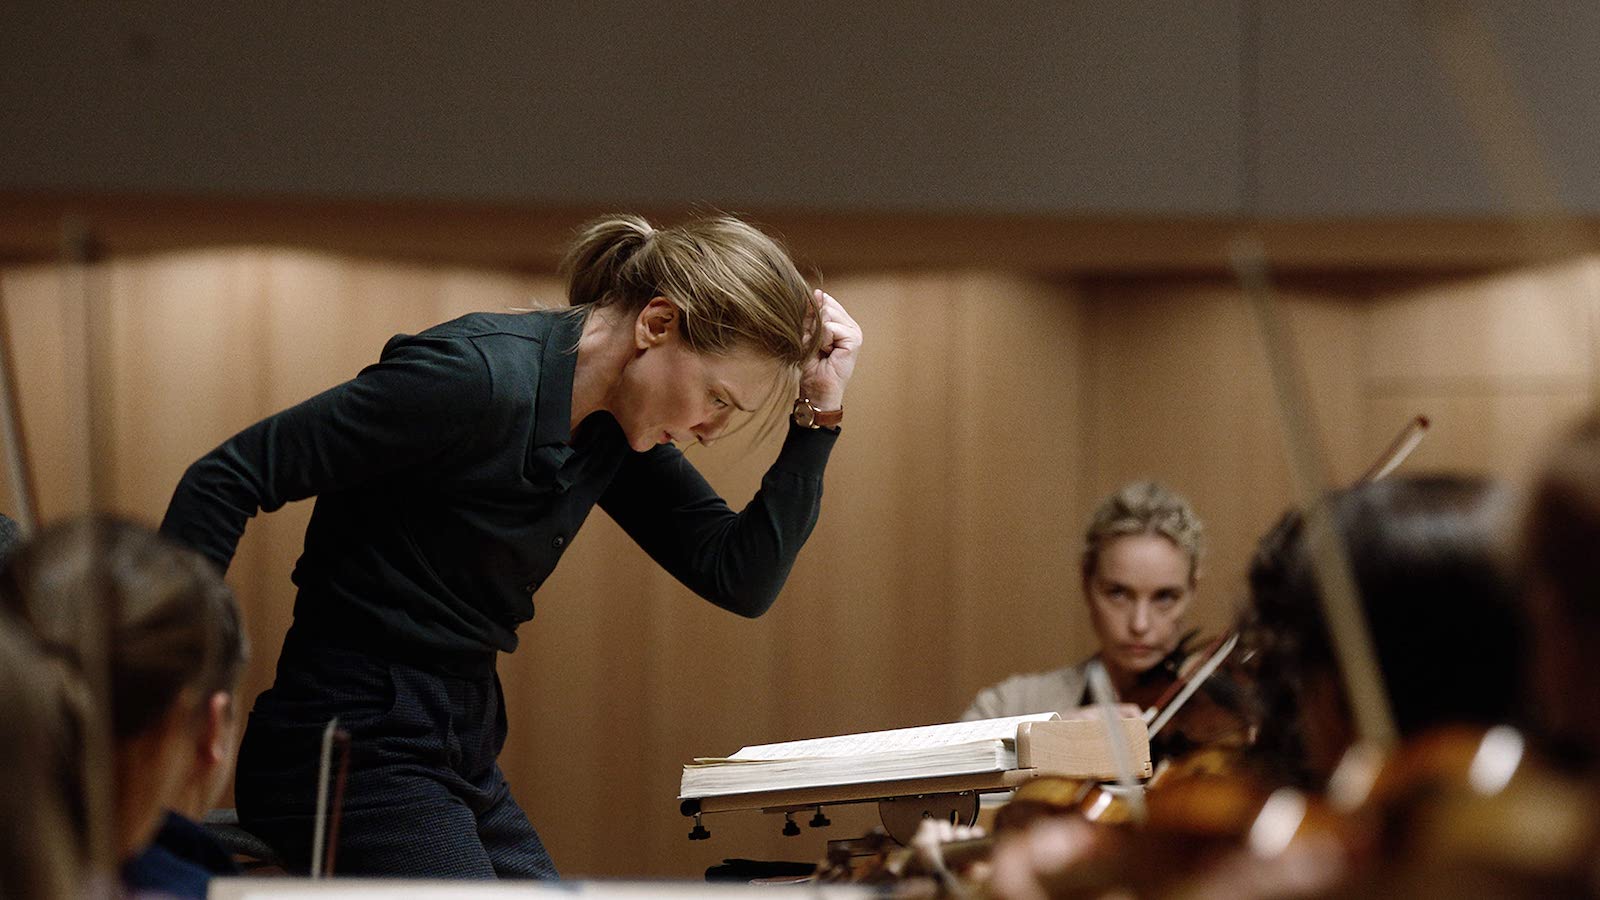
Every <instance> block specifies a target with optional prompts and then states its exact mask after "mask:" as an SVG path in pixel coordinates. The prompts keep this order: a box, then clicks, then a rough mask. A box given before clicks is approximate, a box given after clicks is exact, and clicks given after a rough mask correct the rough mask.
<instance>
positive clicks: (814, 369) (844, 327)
mask: <svg viewBox="0 0 1600 900" xmlns="http://www.w3.org/2000/svg"><path fill="white" fill-rule="evenodd" d="M811 301H812V302H813V303H815V304H816V308H815V310H814V314H813V315H814V318H813V324H814V326H815V327H820V328H821V329H822V348H821V350H819V351H818V352H817V358H816V359H813V360H812V361H811V362H809V363H807V364H806V367H805V368H804V369H803V370H802V371H801V373H800V396H802V397H805V398H807V399H809V400H810V401H811V405H812V406H814V407H816V408H817V409H819V410H824V411H826V410H834V409H839V408H840V407H842V406H844V386H845V385H846V384H848V383H849V381H850V375H851V373H853V372H854V371H855V368H856V355H857V354H858V353H860V352H861V326H860V325H857V324H856V320H855V319H852V318H850V314H849V313H847V312H845V311H844V307H843V306H840V305H839V301H837V300H835V299H833V297H831V296H829V295H828V294H825V293H823V292H822V291H820V290H817V291H812V293H811Z"/></svg>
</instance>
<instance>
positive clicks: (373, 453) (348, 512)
mask: <svg viewBox="0 0 1600 900" xmlns="http://www.w3.org/2000/svg"><path fill="white" fill-rule="evenodd" d="M582 327H583V317H582V313H581V312H580V311H577V310H552V311H544V312H537V313H528V314H496V313H475V314H472V315H468V316H464V317H462V318H460V319H456V320H454V321H451V322H447V323H444V324H443V325H439V326H436V327H434V328H431V329H429V330H428V331H425V332H423V333H422V334H419V335H415V336H406V335H401V336H398V337H396V338H394V339H392V340H391V341H389V343H388V345H387V346H385V347H384V350H383V353H382V356H381V357H380V359H379V361H378V362H377V363H376V364H374V365H371V366H368V367H367V368H366V369H364V370H362V372H361V373H360V374H359V375H357V376H356V377H355V378H354V379H352V380H350V381H348V382H345V383H344V384H342V385H339V386H338V387H335V388H332V389H330V390H328V391H325V392H323V393H322V394H319V395H317V396H315V397H312V398H311V399H309V400H306V401H305V402H303V403H301V404H299V405H298V406H295V407H292V408H290V409H287V410H285V411H283V412H281V413H278V414H277V415H274V416H272V417H270V418H267V419H265V420H263V421H261V422H258V423H256V424H255V425H252V426H251V427H249V428H247V429H245V430H244V431H242V432H240V433H239V434H237V435H235V436H234V437H232V438H230V439H229V440H228V441H226V442H225V443H223V444H222V445H221V446H220V447H218V448H217V449H215V450H213V451H212V452H211V453H209V454H207V455H206V456H204V457H202V458H201V459H200V460H198V461H197V462H196V463H195V464H194V465H192V466H191V467H190V468H189V470H188V471H187V472H186V473H185V474H184V477H183V479H182V481H181V482H180V483H179V485H178V487H177V490H176V492H175V493H174V495H173V499H172V503H171V505H170V506H169V507H168V509H167V515H166V518H165V519H164V520H163V522H162V525H161V530H162V532H163V533H164V534H166V535H168V536H170V537H174V538H176V539H178V540H180V541H182V542H184V543H187V544H189V545H190V546H193V547H195V548H196V549H198V550H199V551H200V552H201V553H203V554H205V555H206V556H208V557H210V558H211V559H213V560H215V561H216V562H217V563H218V564H219V565H221V566H222V567H224V568H226V567H227V565H228V563H229V561H230V560H231V559H232V556H233V553H234V551H235V549H236V548H237V546H238V541H239V537H240V536H241V535H242V534H243V532H244V527H245V523H246V521H247V520H248V519H249V518H250V516H252V515H254V514H255V513H256V511H257V510H258V509H260V510H265V511H267V512H271V511H273V510H276V509H278V508H279V507H281V506H283V505H284V504H285V503H288V502H291V501H294V500H299V499H304V498H306V497H311V496H315V497H316V498H317V501H316V506H315V508H314V509H313V511H312V514H311V522H310V525H309V526H308V527H307V529H306V542H305V551H304V553H303V554H302V556H301V557H300V559H299V561H298V562H297V563H296V565H295V570H294V576H293V579H294V582H295V584H296V585H297V586H298V587H299V596H298V599H297V600H296V603H295V620H296V623H295V624H296V628H298V629H307V628H310V629H312V630H314V631H324V632H326V633H328V634H360V635H364V636H366V638H368V639H369V642H370V643H373V644H376V645H379V646H394V647H395V648H396V650H397V651H408V652H409V651H420V652H422V653H424V654H458V653H459V654H473V653H480V652H483V651H486V650H487V651H492V650H500V651H506V652H509V651H511V650H513V649H515V647H516V643H517V640H516V627H517V626H518V625H519V624H520V623H522V622H524V621H526V620H528V619H529V618H531V617H532V616H533V611H534V606H533V600H532V594H533V593H534V592H535V591H537V590H538V588H539V586H540V585H542V584H543V583H544V581H545V579H546V578H548V577H549V575H550V573H551V571H552V570H553V569H554V568H555V565H556V563H557V561H558V560H559V559H560V557H561V554H562V553H563V552H564V551H565V549H566V547H567V546H568V545H569V544H570V543H571V539H572V537H573V536H574V535H576V534H577V532H578V530H579V528H580V526H582V524H583V521H584V519H585V518H587V516H588V514H589V511H590V510H591V509H592V508H593V507H594V506H595V505H596V504H598V505H599V506H600V507H601V508H602V509H604V510H605V511H606V512H607V513H608V514H609V515H610V516H611V517H612V518H613V519H615V520H616V521H617V523H618V524H619V525H620V526H621V527H622V528H623V530H624V531H626V532H627V533H628V534H629V535H630V536H631V537H632V538H633V539H634V541H636V542H637V543H638V544H639V545H640V546H641V547H642V548H644V550H645V551H646V552H647V553H649V554H650V556H651V557H652V558H654V559H655V560H656V562H657V563H659V564H660V565H661V566H663V567H664V568H666V569H667V570H668V571H669V572H671V573H672V574H673V575H674V576H675V577H676V578H678V580H680V581H682V582H683V583H684V584H685V585H687V586H688V587H689V588H690V589H692V590H694V591H695V592H696V593H698V594H700V595H701V596H703V597H705V598H706V599H708V600H710V601H711V602H713V603H715V604H717V605H718V606H721V607H723V608H725V609H729V610H732V611H734V612H736V613H739V614H741V615H746V616H756V615H760V614H761V613H762V612H764V611H766V609H767V608H768V607H769V606H771V604H772V602H773V600H774V599H776V597H777V594H778V591H779V589H780V588H781V587H782V585H783V582H784V579H785V578H786V577H787V576H788V573H789V570H790V568H791V567H792V565H793V563H794V559H795V555H796V553H798V551H799V549H800V546H801V545H802V544H803V543H804V542H805V540H806V538H807V537H808V536H809V535H810V533H811V529H812V527H813V526H814V525H815V523H816V519H817V514H818V511H819V509H820V505H821V498H822V472H823V467H824V465H825V464H826V462H827V458H828V454H829V451H830V450H831V449H832V446H833V442H834V440H835V439H836V436H837V435H836V433H835V432H831V431H828V430H813V429H802V428H797V427H791V428H790V430H789V434H788V437H787V439H786V440H785V442H784V445H783V448H782V450H780V451H779V454H778V458H777V460H776V461H774V462H773V464H772V466H771V467H770V468H769V469H768V471H767V474H766V476H765V477H764V478H763V479H762V483H761V488H760V490H759V491H758V492H757V493H756V496H755V497H754V498H753V499H752V500H751V501H750V503H749V504H747V505H746V506H745V508H744V509H743V510H742V511H740V512H737V513H735V512H734V511H733V510H731V509H730V508H729V507H728V505H727V504H726V503H725V502H724V501H723V500H722V499H721V498H720V497H719V496H718V495H717V494H716V492H715V491H714V490H712V489H711V487H710V485H708V484H707V483H706V481H705V479H704V478H703V477H701V475H700V473H699V472H697V471H696V470H695V469H694V467H693V466H692V465H690V464H689V462H688V461H687V460H686V459H685V458H684V457H683V454H682V453H681V452H679V451H678V449H677V448H675V447H672V446H670V445H662V446H658V447H654V448H652V449H651V450H649V451H647V452H644V453H636V452H634V451H633V450H632V449H631V448H630V447H629V446H628V443H627V438H626V436H625V435H624V434H623V432H622V429H621V427H620V426H619V425H618V424H617V422H616V420H615V419H613V418H612V417H611V416H610V415H609V414H607V413H603V412H601V413H596V414H594V415H591V416H589V417H588V418H586V419H584V420H583V422H582V423H581V424H580V425H579V426H578V427H577V428H576V429H572V428H571V426H570V421H571V414H572V379H573V372H574V367H575V364H576V360H577V343H578V338H579V336H580V335H581V333H582Z"/></svg>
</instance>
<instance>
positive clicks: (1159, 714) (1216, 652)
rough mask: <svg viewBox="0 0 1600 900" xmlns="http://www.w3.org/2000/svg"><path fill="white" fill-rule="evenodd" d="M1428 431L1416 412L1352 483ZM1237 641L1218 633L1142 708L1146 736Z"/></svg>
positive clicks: (1401, 457)
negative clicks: (1187, 668) (1194, 662)
mask: <svg viewBox="0 0 1600 900" xmlns="http://www.w3.org/2000/svg"><path fill="white" fill-rule="evenodd" d="M1427 433H1428V417H1427V416H1420V415H1419V416H1417V417H1416V418H1414V419H1412V420H1411V421H1410V422H1407V423H1406V426H1405V427H1404V428H1402V429H1401V430H1400V433H1399V434H1397V435H1395V438H1394V440H1393V441H1390V442H1389V446H1388V447H1387V448H1385V449H1384V451H1383V453H1382V454H1380V455H1379V456H1378V458H1377V459H1375V460H1373V461H1372V465H1371V467H1369V468H1368V469H1367V471H1366V472H1365V473H1364V474H1362V476H1361V477H1360V478H1358V479H1356V482H1355V483H1356V484H1366V483H1368V482H1373V481H1380V480H1382V479H1384V478H1386V477H1388V476H1389V474H1390V473H1392V472H1393V471H1394V470H1395V469H1397V468H1399V467H1400V465H1401V464H1402V463H1404V462H1405V461H1406V459H1407V458H1408V457H1410V456H1411V454H1412V452H1413V451H1415V450H1416V449H1417V446H1418V445H1419V444H1421V443H1422V439H1423V438H1424V437H1426V436H1427ZM1238 644H1239V631H1238V629H1237V628H1231V629H1229V630H1227V631H1225V632H1223V633H1222V634H1220V635H1218V636H1217V637H1216V639H1215V640H1213V641H1212V642H1211V643H1210V645H1208V646H1207V647H1206V649H1205V651H1204V652H1203V654H1202V655H1203V658H1204V662H1202V663H1201V664H1200V665H1199V666H1197V667H1195V668H1194V669H1193V670H1192V671H1190V672H1189V673H1188V674H1186V675H1184V676H1183V677H1182V678H1179V679H1178V680H1177V681H1175V682H1173V684H1172V687H1170V688H1168V689H1167V692H1166V693H1165V694H1163V695H1161V697H1160V698H1158V699H1157V700H1156V702H1155V704H1154V705H1153V706H1151V707H1150V708H1149V709H1147V710H1145V711H1144V718H1145V722H1146V723H1148V724H1149V726H1150V736H1151V737H1152V738H1153V737H1155V736H1156V735H1157V734H1159V733H1160V732H1161V729H1162V728H1164V727H1166V724H1167V723H1168V722H1170V721H1171V720H1172V717H1173V716H1175V715H1177V714H1178V712H1179V710H1181V709H1183V706H1184V704H1185V703H1188V702H1189V698H1191V697H1193V696H1194V695H1195V693H1196V692H1197V691H1199V690H1200V687H1201V686H1202V685H1204V684H1205V683H1206V679H1208V678H1210V677H1211V676H1212V674H1213V673H1215V672H1216V671H1217V669H1218V668H1220V667H1221V666H1222V664H1223V663H1224V662H1226V661H1227V659H1228V656H1229V655H1231V654H1232V653H1233V651H1234V649H1235V648H1236V647H1237V646H1238Z"/></svg>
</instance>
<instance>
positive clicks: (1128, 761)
mask: <svg viewBox="0 0 1600 900" xmlns="http://www.w3.org/2000/svg"><path fill="white" fill-rule="evenodd" d="M1087 674H1088V677H1089V694H1090V696H1092V697H1094V704H1095V706H1097V707H1099V708H1100V713H1101V715H1102V716H1104V717H1105V720H1106V741H1107V742H1108V743H1110V745H1111V763H1112V765H1114V766H1115V767H1116V769H1117V784H1118V785H1120V786H1121V787H1122V788H1123V789H1124V790H1125V791H1126V793H1127V800H1128V810H1129V812H1130V813H1131V814H1132V816H1133V821H1135V822H1143V821H1144V820H1145V806H1144V793H1143V791H1142V789H1141V787H1140V785H1139V780H1138V778H1137V777H1136V776H1135V775H1134V774H1133V751H1132V749H1130V748H1129V747H1128V736H1127V735H1126V734H1124V733H1123V731H1122V714H1121V713H1120V712H1118V710H1117V692H1116V690H1115V689H1114V688H1113V687H1112V686H1111V676H1110V675H1108V674H1106V667H1105V664H1104V663H1102V662H1100V660H1099V658H1098V657H1097V658H1095V659H1092V660H1090V661H1089V665H1088V668H1087Z"/></svg>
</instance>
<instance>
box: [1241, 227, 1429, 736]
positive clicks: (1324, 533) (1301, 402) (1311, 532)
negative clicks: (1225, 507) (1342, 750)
mask: <svg viewBox="0 0 1600 900" xmlns="http://www.w3.org/2000/svg"><path fill="white" fill-rule="evenodd" d="M1231 256H1232V258H1233V265H1234V271H1235V272H1236V273H1237V274H1238V277H1239V281H1240V283H1241V285H1242V286H1243V288H1244V293H1245V298H1246V299H1247V300H1248V302H1249V304H1250V309H1251V312H1252V313H1253V314H1254V317H1255V320H1256V325H1257V327H1258V328H1259V330H1260V332H1261V343H1262V347H1263V349H1264V350H1265V351H1266V356H1267V363H1268V366H1267V368H1268V371H1269V373H1270V374H1271V378H1272V387H1273V396H1274V398H1275V399H1276V401H1277V406H1278V414H1279V418H1280V419H1281V420H1282V423H1283V432H1284V443H1285V444H1286V445H1287V449H1288V454H1289V471H1290V475H1291V480H1292V482H1293V484H1294V488H1295V494H1296V495H1297V496H1298V497H1299V500H1300V507H1301V509H1302V511H1303V512H1302V514H1303V516H1304V529H1305V531H1304V535H1305V541H1306V545H1307V547H1308V548H1309V549H1310V551H1311V571H1312V577H1313V578H1314V579H1315V580H1316V582H1317V588H1318V590H1317V596H1318V600H1319V602H1320V603H1321V605H1322V617H1323V619H1324V621H1326V622H1327V625H1328V635H1329V637H1330V638H1331V640H1332V643H1333V651H1334V657H1335V659H1337V660H1338V661H1339V674H1340V678H1341V680H1342V681H1343V686H1344V691H1345V696H1346V698H1348V700H1349V701H1350V708H1351V712H1352V715H1353V718H1354V719H1355V727H1356V734H1357V735H1358V736H1359V737H1360V739H1361V740H1363V741H1367V742H1370V743H1372V744H1374V745H1376V746H1378V747H1381V748H1388V747H1392V746H1394V744H1395V741H1396V739H1397V734H1398V732H1397V730H1396V728H1395V724H1394V711H1393V708H1392V707H1391V706H1390V704H1389V696H1388V691H1387V690H1386V689H1385V688H1384V684H1383V677H1382V672H1381V670H1380V669H1379V668H1378V655H1377V652H1376V651H1375V650H1374V649H1373V645H1372V633H1371V630H1370V628H1369V627H1368V625H1367V617H1366V614H1365V612H1363V610H1362V608H1361V600H1360V593H1359V592H1358V591H1357V589H1356V581H1355V575H1354V573H1353V572H1352V570H1351V568H1350V557H1349V554H1348V553H1347V552H1346V548H1345V545H1344V541H1343V540H1342V539H1341V538H1340V536H1339V533H1338V530H1337V529H1336V528H1335V527H1334V523H1333V518H1332V516H1331V514H1330V511H1329V510H1328V508H1327V505H1326V504H1325V503H1323V502H1322V494H1323V484H1324V479H1323V472H1325V471H1326V468H1325V466H1324V464H1323V460H1322V456H1321V452H1320V448H1319V447H1318V444H1317V441H1316V437H1315V432H1314V431H1313V429H1312V424H1311V409H1310V403H1309V402H1308V399H1307V393H1306V389H1305V385H1304V382H1303V381H1302V379H1301V373H1300V370H1299V367H1298V366H1297V365H1296V363H1295V358H1294V345H1293V338H1292V335H1290V333H1289V325H1288V322H1287V321H1286V320H1285V318H1284V315H1283V310H1281V309H1280V308H1279V307H1278V305H1277V303H1276V302H1275V299H1274V297H1273V292H1272V282H1271V279H1270V277H1269V275H1268V271H1267V262H1266V256H1265V251H1264V250H1263V249H1262V246H1261V242H1260V241H1259V240H1258V239H1256V238H1255V237H1253V236H1251V237H1242V238H1239V239H1238V240H1236V241H1234V244H1233V247H1232V253H1231Z"/></svg>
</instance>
